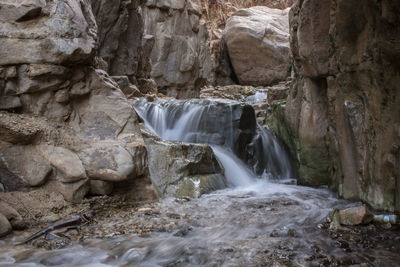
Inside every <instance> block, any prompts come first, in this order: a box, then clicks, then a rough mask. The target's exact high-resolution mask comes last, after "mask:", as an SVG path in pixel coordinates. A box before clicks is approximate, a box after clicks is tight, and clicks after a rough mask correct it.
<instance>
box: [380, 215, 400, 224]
mask: <svg viewBox="0 0 400 267" xmlns="http://www.w3.org/2000/svg"><path fill="white" fill-rule="evenodd" d="M398 219H399V218H398V216H397V215H394V214H382V215H374V221H375V222H380V223H391V224H396V223H398V222H399V220H398Z"/></svg>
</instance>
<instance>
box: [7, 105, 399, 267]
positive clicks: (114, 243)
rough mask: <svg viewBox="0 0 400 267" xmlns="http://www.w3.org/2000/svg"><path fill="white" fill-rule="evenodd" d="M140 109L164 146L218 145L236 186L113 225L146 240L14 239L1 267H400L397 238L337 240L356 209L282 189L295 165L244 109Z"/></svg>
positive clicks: (307, 191) (359, 235)
mask: <svg viewBox="0 0 400 267" xmlns="http://www.w3.org/2000/svg"><path fill="white" fill-rule="evenodd" d="M134 107H135V109H136V111H137V113H138V114H139V115H140V117H141V118H142V119H143V120H144V121H145V124H146V126H147V127H148V128H150V129H151V130H152V131H153V132H154V133H156V134H157V135H159V136H160V137H161V138H163V139H167V140H179V141H184V142H196V143H207V144H210V145H211V146H212V148H213V151H214V153H215V155H216V157H217V158H218V160H219V162H220V163H221V165H223V167H224V169H225V175H226V177H227V179H228V181H229V184H230V187H229V188H227V189H224V190H220V191H216V192H213V193H211V194H206V195H203V196H201V197H199V198H194V199H175V198H165V199H162V200H160V201H159V202H156V203H154V204H152V206H151V209H149V210H144V211H143V212H140V211H135V212H133V211H127V212H125V213H123V214H119V215H118V217H115V219H113V218H111V219H110V221H108V222H107V223H105V224H107V225H105V226H107V227H115V228H117V227H118V226H120V225H128V226H131V227H134V222H137V221H140V222H145V223H146V224H147V225H151V226H152V230H151V231H149V232H148V233H146V234H145V235H137V234H121V235H115V236H110V237H109V238H106V239H104V238H103V239H88V240H85V241H83V242H80V243H78V244H77V243H75V244H73V245H71V246H68V247H66V248H63V249H59V250H49V251H47V250H44V249H37V248H33V247H31V246H29V245H24V246H18V247H14V246H13V244H14V243H16V242H17V241H20V240H21V236H18V235H14V236H12V237H9V238H7V239H4V240H0V266H350V265H352V264H360V263H371V264H373V265H372V266H398V263H399V262H400V261H399V248H400V247H399V241H400V240H399V238H398V235H396V234H393V233H391V232H388V233H387V232H382V231H380V230H379V228H378V229H376V228H375V229H374V228H372V227H370V226H363V227H360V228H359V230H354V229H353V230H348V231H344V232H339V233H338V232H335V231H329V229H328V227H329V225H328V224H326V223H325V218H326V216H327V215H328V213H329V212H330V211H331V210H332V208H343V207H348V206H351V205H355V204H354V203H350V202H347V201H343V200H339V199H337V198H336V197H335V195H334V194H333V193H331V192H330V191H329V190H327V189H314V188H308V187H302V186H297V185H290V184H283V183H282V182H286V181H287V180H288V179H292V178H293V171H292V169H291V166H290V161H289V158H288V157H287V155H286V154H285V152H284V150H283V149H282V147H281V146H280V145H279V143H278V142H277V141H276V140H275V138H274V137H273V135H272V134H270V133H269V132H268V131H266V130H265V129H262V128H261V127H260V126H258V125H256V124H254V125H253V124H252V123H249V122H251V120H253V118H252V117H251V114H250V117H246V116H245V117H243V114H246V112H247V113H248V112H251V110H250V111H249V110H248V107H246V105H243V104H238V103H234V102H229V101H219V100H215V101H214V100H213V101H211V100H190V101H175V100H173V101H170V100H168V101H166V100H156V101H154V102H147V101H146V100H144V99H140V100H137V101H136V102H135V103H134ZM211 122H212V123H211ZM247 124H248V125H247ZM253 126H254V127H253ZM248 130H250V131H248ZM246 131H248V132H246ZM243 132H246V136H247V137H248V138H245V139H246V140H247V141H246V142H244V145H243V146H244V147H245V148H246V149H244V150H241V149H240V147H239V148H238V147H237V146H236V144H237V142H240V140H241V138H242V137H243ZM255 145H256V146H257V147H258V150H257V149H255V147H254V146H255ZM243 151H244V152H246V153H243ZM249 151H250V152H249ZM257 157H258V158H257ZM260 157H261V158H260ZM243 158H244V159H245V160H243ZM256 173H258V174H256ZM260 173H261V174H260ZM382 240H384V241H382Z"/></svg>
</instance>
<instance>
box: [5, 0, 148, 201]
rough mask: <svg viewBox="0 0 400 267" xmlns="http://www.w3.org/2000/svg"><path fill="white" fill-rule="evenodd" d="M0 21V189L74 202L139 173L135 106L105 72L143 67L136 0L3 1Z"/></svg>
mask: <svg viewBox="0 0 400 267" xmlns="http://www.w3.org/2000/svg"><path fill="white" fill-rule="evenodd" d="M93 11H94V13H93ZM116 22H117V23H116ZM0 28H1V32H0V47H1V49H0V109H1V110H3V112H1V113H0V124H1V128H0V158H1V160H0V183H1V184H2V189H3V190H5V191H6V192H8V191H13V190H27V191H29V190H32V189H35V188H37V187H38V186H43V187H45V188H47V189H48V190H50V191H52V192H53V191H54V192H60V193H61V194H62V195H63V196H64V198H65V199H66V200H68V201H71V202H80V201H81V200H82V198H83V197H84V196H85V195H86V194H87V193H88V192H89V190H90V189H92V191H91V192H92V193H93V194H108V193H110V192H111V190H112V187H113V186H114V185H115V186H116V187H118V184H120V183H123V182H124V183H125V182H127V183H128V184H129V183H130V184H133V183H135V180H136V179H138V178H140V177H147V174H148V167H147V153H146V149H145V147H144V142H143V139H142V136H141V133H140V130H139V128H138V125H137V115H136V114H135V112H134V111H133V110H132V108H131V105H130V104H129V102H128V101H127V99H126V97H125V95H124V94H123V93H122V91H121V89H120V88H119V86H118V84H117V83H115V82H114V81H113V80H112V79H111V78H110V76H109V74H108V73H107V72H106V71H108V72H109V73H110V74H112V75H123V76H127V77H129V78H130V79H131V81H132V82H134V80H135V79H136V77H144V76H145V71H144V74H143V71H142V74H141V70H142V69H141V64H142V63H141V62H143V61H142V58H143V57H142V56H141V53H142V51H141V39H142V32H143V29H142V23H141V19H140V14H139V10H138V3H137V1H136V2H135V1H96V2H94V1H93V9H92V6H91V5H90V2H89V1H87V0H64V1H45V0H29V1H26V0H25V1H21V0H18V1H2V2H1V3H0ZM96 68H103V70H101V69H96ZM141 75H142V76H141ZM6 111H8V112H6ZM12 112H14V113H12ZM16 113H19V114H16ZM129 181H130V182H129ZM124 187H126V185H125V186H124ZM137 197H140V196H137Z"/></svg>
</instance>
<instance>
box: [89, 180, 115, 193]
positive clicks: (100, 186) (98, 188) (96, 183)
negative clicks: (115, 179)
mask: <svg viewBox="0 0 400 267" xmlns="http://www.w3.org/2000/svg"><path fill="white" fill-rule="evenodd" d="M113 188H114V184H113V183H111V182H106V181H101V180H90V191H89V194H90V195H94V196H98V195H99V196H106V195H109V194H111V192H112V191H113Z"/></svg>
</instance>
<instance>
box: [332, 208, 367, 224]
mask: <svg viewBox="0 0 400 267" xmlns="http://www.w3.org/2000/svg"><path fill="white" fill-rule="evenodd" d="M339 218H340V223H341V224H343V225H359V224H368V223H370V222H371V221H372V220H373V218H374V216H373V214H372V213H371V212H370V211H369V210H368V208H367V207H366V206H361V207H353V208H348V209H345V210H341V211H339Z"/></svg>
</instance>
